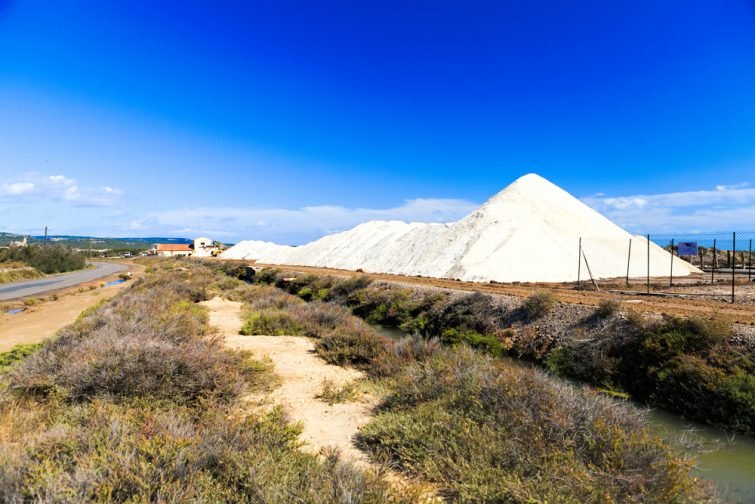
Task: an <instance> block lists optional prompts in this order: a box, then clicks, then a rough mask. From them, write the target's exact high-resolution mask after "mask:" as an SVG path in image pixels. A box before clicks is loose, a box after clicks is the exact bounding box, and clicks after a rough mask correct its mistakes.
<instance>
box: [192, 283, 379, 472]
mask: <svg viewBox="0 0 755 504" xmlns="http://www.w3.org/2000/svg"><path fill="white" fill-rule="evenodd" d="M201 304H202V305H204V306H206V307H207V308H209V310H210V324H211V325H213V326H215V327H217V328H218V329H219V330H220V332H221V333H222V335H223V336H224V337H225V341H226V344H227V345H228V346H229V347H231V348H237V349H245V350H250V351H252V352H253V353H254V354H255V355H256V356H257V357H268V358H270V359H271V360H272V362H273V364H274V366H275V373H276V375H278V377H279V378H280V379H281V385H280V387H278V388H276V389H275V390H274V391H273V392H272V393H271V394H270V396H269V397H267V398H266V400H267V401H272V402H273V403H275V404H282V405H283V406H284V408H285V409H286V411H287V412H288V414H289V415H290V416H291V419H292V420H293V421H294V422H301V423H302V428H303V432H302V440H303V441H305V442H306V443H307V444H306V445H305V449H306V450H308V451H310V452H313V453H320V452H321V451H322V450H324V449H326V448H329V447H335V448H337V449H338V450H339V451H340V452H341V455H342V456H343V458H344V459H345V460H348V461H350V462H353V463H355V464H357V465H359V466H362V467H367V466H370V465H371V464H370V462H369V460H368V458H367V456H366V455H365V454H364V453H363V452H361V451H360V450H359V449H357V448H356V447H355V446H354V443H353V438H354V436H355V435H356V433H357V432H358V431H359V428H360V427H361V426H362V425H364V424H366V423H367V422H369V421H370V419H371V418H372V412H371V411H372V407H373V406H374V404H375V401H376V400H377V399H376V398H374V397H373V398H371V400H363V401H361V402H349V403H345V404H334V405H332V406H329V405H328V404H327V403H326V402H324V401H322V400H321V399H317V398H316V396H317V395H318V393H319V392H320V391H321V390H322V382H323V381H324V380H326V379H327V380H331V381H332V382H333V383H334V384H336V385H337V386H341V385H343V384H345V383H348V382H351V381H354V380H358V379H360V378H362V377H363V374H362V373H361V372H359V371H357V370H354V369H346V368H342V367H339V366H333V365H330V364H327V363H326V362H324V361H323V360H322V359H320V358H319V357H317V355H316V354H315V353H314V346H315V345H314V342H313V341H312V340H311V339H308V338H304V337H300V336H242V335H239V331H240V330H241V325H242V324H241V318H240V313H241V307H242V303H236V302H233V301H228V300H224V299H221V298H217V297H216V298H214V299H212V300H210V301H205V302H203V303H201Z"/></svg>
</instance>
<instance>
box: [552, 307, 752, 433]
mask: <svg viewBox="0 0 755 504" xmlns="http://www.w3.org/2000/svg"><path fill="white" fill-rule="evenodd" d="M730 336H731V335H730V328H729V327H728V326H726V325H725V324H722V323H720V322H717V321H715V320H703V319H683V318H677V317H666V318H664V319H663V320H660V321H656V322H650V321H645V320H643V319H641V318H638V317H636V316H635V317H633V318H632V319H630V321H629V322H627V323H626V324H625V325H624V330H622V331H621V333H619V334H614V335H611V336H610V337H606V338H600V339H595V340H579V341H574V342H572V343H570V344H567V345H564V346H561V347H559V348H557V349H555V350H554V351H553V352H551V354H550V355H549V356H548V358H547V364H548V366H549V367H550V368H551V369H552V370H553V371H554V372H556V373H557V374H560V375H562V376H568V377H571V378H576V379H580V380H584V381H587V382H590V383H597V384H602V385H604V386H606V387H609V388H612V389H619V390H624V391H626V392H628V393H629V394H631V396H632V397H634V398H636V399H638V400H640V401H643V402H648V403H651V404H654V405H657V406H660V407H663V408H667V409H669V410H672V411H676V412H679V413H681V414H683V415H684V416H685V417H687V418H690V419H694V420H698V421H702V422H708V423H710V424H713V425H718V426H722V427H727V428H731V429H734V430H737V431H740V432H744V433H747V434H751V435H753V434H755V349H753V348H750V349H736V348H733V346H732V345H731V344H730V343H729V341H730Z"/></svg>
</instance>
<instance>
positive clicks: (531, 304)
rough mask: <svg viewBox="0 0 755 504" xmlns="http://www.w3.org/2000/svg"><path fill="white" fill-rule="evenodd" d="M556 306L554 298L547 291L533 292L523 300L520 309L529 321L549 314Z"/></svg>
mask: <svg viewBox="0 0 755 504" xmlns="http://www.w3.org/2000/svg"><path fill="white" fill-rule="evenodd" d="M555 306H556V298H555V297H554V296H553V294H551V293H550V292H548V291H545V290H541V291H535V292H534V293H533V294H532V295H531V296H530V297H528V298H527V299H525V300H524V303H523V304H522V309H523V310H524V313H526V314H527V317H528V318H529V319H530V320H535V319H539V318H541V317H544V316H546V315H547V314H548V313H550V312H551V311H552V310H553V308H554V307H555Z"/></svg>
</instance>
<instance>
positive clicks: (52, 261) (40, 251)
mask: <svg viewBox="0 0 755 504" xmlns="http://www.w3.org/2000/svg"><path fill="white" fill-rule="evenodd" d="M10 262H21V263H24V264H27V265H29V266H31V267H32V268H36V269H37V270H39V271H41V272H42V273H47V274H50V273H63V272H66V271H73V270H77V269H81V268H83V267H84V266H85V265H86V258H85V256H84V255H83V254H80V253H78V252H75V251H74V250H72V249H69V248H67V247H64V246H62V245H48V246H47V247H43V246H41V245H29V246H28V247H13V248H8V249H2V250H0V266H2V264H3V263H10Z"/></svg>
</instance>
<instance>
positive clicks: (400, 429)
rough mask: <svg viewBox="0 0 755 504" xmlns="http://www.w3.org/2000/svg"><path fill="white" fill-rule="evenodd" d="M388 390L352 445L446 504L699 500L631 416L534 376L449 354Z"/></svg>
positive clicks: (677, 461)
mask: <svg viewBox="0 0 755 504" xmlns="http://www.w3.org/2000/svg"><path fill="white" fill-rule="evenodd" d="M396 380H397V383H396V386H395V388H394V392H393V394H391V395H390V396H389V397H388V398H387V399H386V401H385V403H384V405H383V412H382V413H381V414H380V415H379V416H378V417H377V418H376V419H375V420H374V421H373V422H372V423H370V424H368V425H367V426H366V427H364V428H363V429H362V431H361V434H360V444H361V446H363V447H364V448H366V449H368V450H370V451H371V452H372V453H373V454H375V456H382V457H388V460H389V462H390V463H392V464H395V466H396V467H398V468H400V469H401V470H403V471H405V472H407V473H409V474H410V475H414V476H421V477H423V478H426V479H427V480H429V481H430V482H433V483H436V484H438V485H441V486H442V487H443V493H444V494H446V495H447V496H448V497H449V499H450V500H452V501H459V502H529V501H532V502H535V501H537V502H544V501H548V502H674V501H679V502H684V501H694V502H697V501H706V500H709V499H711V493H710V490H709V489H708V488H707V487H706V486H704V485H703V484H702V483H701V482H700V481H699V480H697V479H696V478H693V477H692V476H691V475H690V469H691V467H692V462H691V461H690V460H687V459H684V458H683V457H681V456H680V455H679V454H678V453H677V452H676V451H675V450H674V449H673V448H672V447H671V446H669V445H668V444H666V443H664V442H663V441H661V440H660V439H659V438H657V437H655V436H654V435H652V434H651V433H650V431H649V430H648V428H647V427H646V426H645V425H644V421H643V414H642V413H641V412H640V411H639V410H637V409H635V408H632V407H628V406H624V405H620V404H617V403H616V402H615V401H612V400H609V399H607V398H603V397H600V396H599V395H597V394H595V393H591V392H589V391H588V390H580V389H575V388H574V387H572V386H569V385H566V384H564V383H561V382H559V381H557V380H554V379H552V378H549V377H548V376H546V375H544V374H543V373H541V372H538V371H535V370H533V369H530V368H524V367H521V366H517V365H513V364H511V363H506V362H502V361H500V360H496V359H492V358H488V357H485V356H482V355H480V354H478V353H476V352H474V351H472V350H469V349H467V348H463V347H459V348H456V349H445V350H443V351H441V352H439V353H436V354H435V355H434V356H433V357H431V358H430V359H428V360H426V361H424V362H422V363H414V364H411V365H409V366H407V367H406V368H405V369H404V371H403V372H402V373H400V374H399V375H398V376H397V377H396ZM535 475H536V476H535Z"/></svg>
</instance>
